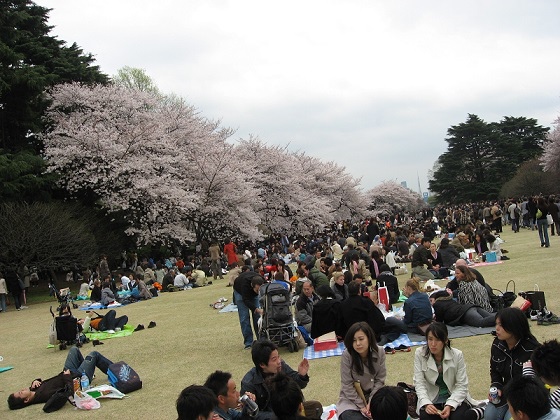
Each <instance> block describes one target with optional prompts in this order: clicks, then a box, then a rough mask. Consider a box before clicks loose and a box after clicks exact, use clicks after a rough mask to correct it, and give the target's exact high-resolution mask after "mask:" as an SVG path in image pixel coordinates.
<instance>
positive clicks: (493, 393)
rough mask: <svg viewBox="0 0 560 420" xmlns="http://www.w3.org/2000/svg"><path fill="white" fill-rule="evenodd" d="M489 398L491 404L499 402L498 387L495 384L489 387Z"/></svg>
mask: <svg viewBox="0 0 560 420" xmlns="http://www.w3.org/2000/svg"><path fill="white" fill-rule="evenodd" d="M489 397H490V398H489V399H490V402H491V403H492V404H499V403H500V396H499V395H498V388H496V387H495V386H492V387H490V393H489Z"/></svg>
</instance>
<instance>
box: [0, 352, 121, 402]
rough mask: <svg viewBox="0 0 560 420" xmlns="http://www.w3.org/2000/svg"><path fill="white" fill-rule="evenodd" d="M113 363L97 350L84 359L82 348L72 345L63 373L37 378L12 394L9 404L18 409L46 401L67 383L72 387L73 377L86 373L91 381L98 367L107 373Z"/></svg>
mask: <svg viewBox="0 0 560 420" xmlns="http://www.w3.org/2000/svg"><path fill="white" fill-rule="evenodd" d="M112 364H113V362H111V361H110V360H109V359H107V358H106V357H105V356H103V355H102V354H101V353H99V352H97V351H92V352H91V353H89V354H88V355H87V356H86V357H85V359H84V357H83V356H82V353H80V350H79V349H78V348H77V347H72V348H71V349H70V350H69V351H68V356H66V361H65V362H64V369H63V371H62V372H61V373H59V374H58V375H56V376H54V377H52V378H50V379H45V380H44V381H42V380H41V379H35V380H34V381H33V382H32V383H31V386H30V387H29V388H23V389H22V390H21V391H18V392H14V393H13V394H10V396H9V397H8V406H9V407H10V410H18V409H20V408H24V407H27V406H28V405H31V404H41V403H46V402H47V401H48V400H49V398H50V397H51V396H53V395H54V393H55V392H57V391H58V390H59V389H60V388H64V386H65V385H68V386H70V388H72V378H78V377H80V376H82V374H83V373H85V374H86V375H87V376H88V378H89V380H90V382H91V381H92V380H93V373H94V372H95V368H96V367H97V368H98V369H99V370H101V371H102V372H103V373H105V374H107V370H108V369H109V366H110V365H112Z"/></svg>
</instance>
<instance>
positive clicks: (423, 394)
mask: <svg viewBox="0 0 560 420" xmlns="http://www.w3.org/2000/svg"><path fill="white" fill-rule="evenodd" d="M425 337H426V342H427V344H426V345H424V346H422V347H419V348H417V349H416V352H415V354H414V385H415V388H416V394H417V395H418V403H417V406H416V411H417V413H418V414H420V420H428V419H434V420H436V419H437V420H440V419H451V420H453V419H457V420H459V419H463V418H466V417H465V414H466V412H467V411H468V410H469V408H470V407H471V406H470V404H469V401H468V399H469V390H468V384H469V380H468V378H467V368H466V365H465V359H464V357H463V353H462V352H461V351H460V350H457V349H455V348H453V347H451V343H450V342H449V338H448V331H447V327H446V326H445V324H443V323H441V322H434V323H432V324H430V326H428V328H427V329H426V334H425Z"/></svg>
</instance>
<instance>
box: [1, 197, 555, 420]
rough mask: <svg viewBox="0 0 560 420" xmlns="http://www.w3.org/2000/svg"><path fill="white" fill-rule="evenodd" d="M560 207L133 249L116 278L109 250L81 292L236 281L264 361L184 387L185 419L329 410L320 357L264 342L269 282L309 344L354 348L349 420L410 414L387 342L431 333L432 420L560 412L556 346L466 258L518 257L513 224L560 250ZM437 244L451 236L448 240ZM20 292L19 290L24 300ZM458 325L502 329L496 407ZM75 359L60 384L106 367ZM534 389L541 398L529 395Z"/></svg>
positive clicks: (430, 215)
mask: <svg viewBox="0 0 560 420" xmlns="http://www.w3.org/2000/svg"><path fill="white" fill-rule="evenodd" d="M553 207H555V208H556V209H558V206H557V201H556V200H555V199H554V198H549V199H546V200H545V199H544V198H543V197H538V198H536V199H533V198H529V199H527V200H510V201H509V202H506V203H497V202H496V203H481V204H476V205H471V206H453V207H437V208H435V209H433V210H426V211H424V212H422V213H419V214H417V215H410V214H403V215H399V214H396V215H394V216H391V217H387V218H386V219H385V220H382V219H380V218H371V219H369V220H366V221H364V222H363V223H354V224H352V223H349V222H340V223H336V224H333V226H331V227H330V229H329V230H328V231H325V232H324V233H323V234H321V235H317V236H314V237H296V238H288V237H287V236H286V235H280V236H278V237H271V238H270V240H269V241H268V242H267V243H259V244H256V245H253V244H248V243H240V244H236V243H235V242H234V241H233V240H230V239H228V240H226V241H225V242H224V244H223V246H220V245H219V244H218V242H217V241H214V240H213V241H210V242H208V243H201V244H199V245H198V246H197V248H196V252H195V253H194V254H193V255H190V256H188V257H187V258H185V259H183V258H182V257H175V258H174V257H167V258H160V259H157V258H155V259H151V258H143V259H139V258H138V256H137V255H135V254H134V255H133V258H132V259H131V258H130V257H129V255H128V254H123V256H122V259H121V262H120V264H119V268H118V270H116V271H111V270H110V269H109V263H108V259H107V257H105V256H103V257H102V258H101V260H100V262H99V264H98V266H97V267H96V269H95V270H92V271H91V272H88V271H86V272H84V273H83V278H82V279H83V281H84V283H83V290H81V291H80V294H86V295H87V296H88V298H90V299H91V300H93V301H98V302H100V303H101V304H103V305H105V306H106V305H108V304H110V303H111V302H113V301H116V300H118V299H119V294H122V293H124V295H126V296H130V294H133V295H134V296H135V297H136V298H137V299H151V298H152V297H154V296H157V295H158V294H159V293H162V292H176V291H182V290H188V289H191V288H193V287H205V286H209V285H212V284H213V281H214V280H216V279H218V278H220V279H221V278H223V277H224V276H227V278H228V280H227V282H226V283H227V284H226V285H227V286H228V287H232V292H233V296H234V302H235V304H236V305H237V309H238V317H239V323H240V327H241V333H242V336H243V346H244V348H245V349H246V350H248V351H250V352H251V356H252V360H253V364H254V367H253V368H252V369H251V370H250V371H249V372H247V374H246V375H245V376H244V377H243V378H242V380H241V388H240V391H238V390H237V386H236V382H235V380H234V379H233V378H232V376H231V374H229V373H227V372H223V371H216V372H214V373H212V374H211V375H210V376H209V377H208V379H207V381H206V383H205V384H204V385H203V386H198V385H193V386H190V387H187V388H185V389H184V390H183V391H182V392H181V394H180V395H179V398H178V399H177V403H176V407H177V412H178V416H179V419H197V420H201V419H202V418H211V417H212V415H213V414H214V413H216V414H218V415H219V416H220V417H222V418H223V419H226V420H227V419H230V418H231V419H240V418H242V417H243V418H246V417H247V416H249V417H256V418H273V417H276V418H279V419H292V418H298V417H301V416H304V417H305V416H307V417H312V418H313V417H314V416H315V417H316V416H317V415H318V408H317V407H320V406H321V405H320V403H318V402H315V401H304V399H303V394H302V392H301V389H303V388H305V387H306V386H307V384H308V383H309V381H310V377H309V374H308V371H309V362H308V361H307V360H306V359H304V360H302V362H301V363H300V364H299V365H298V366H297V368H296V369H292V368H291V367H290V366H288V365H287V364H286V363H285V362H284V361H283V360H282V359H281V358H280V355H279V354H278V348H277V345H276V344H275V343H274V342H272V341H268V340H264V339H258V338H259V334H258V320H259V317H261V316H262V315H263V309H262V308H261V304H260V297H261V293H260V292H261V288H262V287H263V285H265V284H267V283H278V284H280V285H282V287H285V288H287V289H288V290H290V291H291V292H292V293H293V295H294V296H295V298H294V301H295V321H296V323H297V324H298V326H299V327H301V329H302V330H303V331H305V333H307V334H309V336H310V337H311V338H317V337H319V336H321V335H323V334H326V333H329V332H331V331H334V332H335V335H336V336H337V338H338V339H339V340H340V341H343V342H344V344H345V350H344V352H343V354H342V357H341V378H340V383H341V385H340V394H339V399H338V402H337V411H338V415H339V417H340V418H341V419H342V420H346V419H350V420H353V419H354V418H355V419H358V418H362V417H364V416H365V417H367V418H373V419H382V418H392V419H393V418H394V419H400V418H402V419H405V418H406V416H407V410H408V400H407V396H406V395H405V393H404V391H403V390H402V389H401V388H398V387H391V386H387V385H386V384H385V380H386V366H385V355H386V353H387V352H390V351H391V350H392V349H391V347H390V346H387V344H389V343H391V342H392V341H394V340H395V339H396V338H398V337H399V336H400V335H401V334H403V333H416V334H421V335H423V336H424V337H425V340H426V342H427V344H426V345H425V346H422V347H420V348H418V349H417V350H416V352H415V357H414V385H415V388H416V393H417V396H418V404H417V406H416V411H417V413H418V414H419V416H420V418H421V419H439V418H441V419H446V418H451V419H461V418H473V419H476V418H481V416H482V415H484V418H486V419H490V420H493V419H507V418H509V417H507V415H508V414H507V413H508V412H509V413H510V415H511V416H512V418H547V419H548V418H560V417H558V416H560V414H559V412H558V411H556V409H558V408H560V394H559V393H558V391H557V392H555V393H553V394H550V396H549V398H548V394H547V398H546V401H544V402H543V400H542V398H541V397H542V395H543V392H547V391H546V389H545V387H544V384H543V382H542V381H545V382H547V383H548V384H549V385H558V384H560V372H559V371H557V370H555V369H551V368H550V364H553V365H554V366H556V367H557V366H560V364H559V363H558V362H559V359H558V358H559V357H560V346H559V344H558V342H557V341H555V340H554V341H551V342H547V343H544V344H542V345H541V344H540V343H538V342H537V340H536V339H535V338H534V336H533V335H532V334H531V333H530V329H529V323H528V321H527V317H526V316H525V315H524V314H523V313H522V312H521V311H520V310H519V309H516V308H506V309H502V310H500V311H499V312H496V308H494V307H493V306H492V289H491V287H490V286H489V285H488V284H487V283H486V281H485V279H484V278H483V276H482V275H481V274H480V272H478V271H477V270H475V269H473V268H471V267H469V266H468V264H467V261H468V260H469V259H473V258H476V257H479V258H482V257H483V256H484V255H486V253H487V252H492V251H493V252H495V253H496V256H497V258H498V259H507V256H506V255H505V254H506V253H507V252H506V250H503V249H501V247H500V240H499V239H500V238H499V235H500V233H501V232H502V229H503V226H505V225H506V224H507V223H510V224H511V227H512V230H513V231H514V232H518V231H519V229H520V228H522V227H525V228H527V229H532V230H534V229H536V230H538V231H539V241H540V244H541V246H542V247H548V246H550V239H549V235H548V230H549V224H548V220H547V216H549V215H550V218H551V219H552V224H550V230H551V232H550V235H555V233H554V228H555V227H556V232H558V228H559V227H558V210H554V209H553ZM542 220H545V221H547V223H546V225H545V224H544V222H541V221H542ZM450 234H451V235H450ZM438 237H442V238H441V240H439V243H438V241H437V238H438ZM466 250H471V251H470V252H471V255H467V253H466ZM473 250H474V252H473ZM402 262H410V263H411V271H412V273H411V274H412V276H411V278H410V279H408V280H407V281H406V284H404V285H403V291H402V292H403V293H402V296H401V288H400V287H399V284H398V280H397V277H396V276H395V270H396V269H397V267H398V264H399V263H402ZM289 264H296V266H297V268H291V267H290V265H289ZM14 274H15V276H14ZM5 277H6V281H8V280H9V282H10V284H12V283H14V280H13V279H14V278H15V279H16V280H17V281H18V288H19V289H18V290H19V292H16V295H17V297H18V299H19V298H20V297H21V296H22V293H21V290H24V288H22V287H21V285H20V284H19V280H20V278H19V276H18V274H17V272H16V271H15V270H11V271H10V272H7V273H6V276H5ZM448 277H451V278H450V279H449V281H448V284H447V285H446V287H444V288H441V289H440V290H436V291H435V293H432V294H431V295H428V294H427V293H425V290H424V289H423V288H422V286H421V282H424V281H428V280H434V279H445V278H448ZM3 278H4V276H2V275H0V298H2V302H3V303H2V308H1V309H2V310H3V311H5V310H6V307H5V297H6V294H7V291H5V292H3V290H4V289H3V285H4V284H5V283H6V281H3ZM70 278H72V279H73V277H70ZM24 285H25V284H24ZM13 287H14V286H9V290H10V292H11V293H12V296H13V297H14V302H18V301H16V296H15V295H14V294H13V292H12V291H13ZM381 287H386V288H387V295H388V297H389V301H388V302H386V303H383V302H380V297H379V295H378V290H379V289H380V288H381ZM403 299H404V305H403V312H404V316H403V317H402V318H400V317H398V316H390V315H391V314H390V312H391V309H392V305H393V304H395V303H396V302H398V301H399V300H403ZM18 305H20V304H19V302H18V303H16V307H18ZM542 315H543V314H541V316H542ZM447 325H449V326H455V325H471V326H476V327H495V328H496V338H495V340H494V343H493V344H492V350H491V352H492V357H491V360H490V371H491V381H490V385H491V386H492V387H493V388H495V389H496V395H490V396H489V397H490V402H489V403H488V404H486V405H482V406H480V405H479V402H478V401H475V400H473V399H472V398H471V397H470V395H469V392H468V377H467V372H466V367H465V363H464V359H463V355H462V352H461V351H460V350H459V349H456V348H454V347H451V344H450V340H449V338H448V330H447ZM114 328H119V327H114ZM393 351H394V349H393ZM408 351H410V349H408ZM71 354H72V357H71V360H70V361H68V360H67V363H66V365H65V370H64V371H63V373H61V374H60V375H59V376H60V378H59V379H57V381H58V382H61V381H62V382H64V381H67V379H68V378H70V377H72V375H77V374H78V373H80V372H82V373H83V371H85V372H86V373H87V375H88V376H90V373H91V374H93V370H92V368H91V365H92V363H93V369H94V368H95V365H96V364H97V366H98V367H99V368H100V369H101V370H102V371H103V369H104V367H105V363H104V362H103V360H104V358H103V357H102V356H101V355H99V354H98V353H96V354H94V355H91V357H90V356H87V357H86V359H85V361H88V360H89V363H86V364H84V363H85V362H84V360H83V358H81V355H79V356H78V355H77V354H76V352H75V350H72V353H71ZM535 355H539V356H538V358H539V360H536V357H535ZM69 357H70V353H69ZM88 358H89V359H88ZM91 360H93V362H91ZM97 361H99V363H98V362H97ZM90 371H91V372H90ZM52 379H54V378H52ZM49 381H50V380H48V381H45V382H41V381H38V382H37V381H34V382H33V383H32V385H31V387H29V388H26V389H24V390H22V391H20V392H19V393H14V394H12V395H10V398H9V400H8V402H9V405H10V408H12V409H16V408H23V407H24V406H26V405H28V404H33V403H38V402H42V401H43V399H44V398H46V395H47V394H48V392H50V389H51V388H52V387H47V386H46V385H48V384H49V383H50V382H49ZM58 382H57V384H58ZM53 383H54V382H53ZM523 386H525V387H528V388H530V389H531V390H532V391H531V392H529V393H527V394H524V395H521V396H520V395H519V389H521V387H523ZM45 390H47V391H45ZM543 390H544V391H543ZM43 394H45V396H41V395H43ZM37 395H39V398H38V397H37ZM242 396H246V397H243V398H241V397H242ZM513 396H515V398H514V397H513ZM240 398H241V399H240ZM539 398H540V399H539ZM535 401H538V402H539V403H538V404H535ZM251 402H253V403H251ZM255 405H256V406H257V407H258V410H256V409H255V408H254V406H255ZM508 410H509V411H508ZM523 416H525V417H523ZM536 416H538V417H536ZM555 416H556V417H555Z"/></svg>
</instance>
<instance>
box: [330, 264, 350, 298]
mask: <svg viewBox="0 0 560 420" xmlns="http://www.w3.org/2000/svg"><path fill="white" fill-rule="evenodd" d="M333 280H334V284H333V285H332V291H333V293H334V296H335V299H336V300H338V301H340V302H342V301H343V300H345V299H346V298H348V286H347V285H346V284H345V283H344V274H343V273H342V272H338V271H337V272H336V273H335V275H334V276H333Z"/></svg>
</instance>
